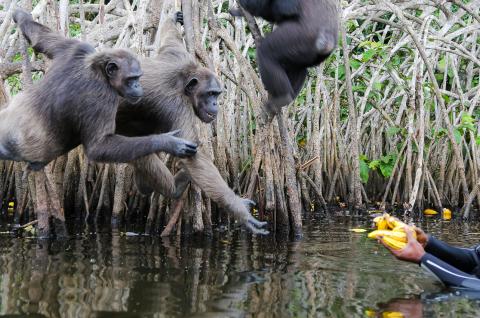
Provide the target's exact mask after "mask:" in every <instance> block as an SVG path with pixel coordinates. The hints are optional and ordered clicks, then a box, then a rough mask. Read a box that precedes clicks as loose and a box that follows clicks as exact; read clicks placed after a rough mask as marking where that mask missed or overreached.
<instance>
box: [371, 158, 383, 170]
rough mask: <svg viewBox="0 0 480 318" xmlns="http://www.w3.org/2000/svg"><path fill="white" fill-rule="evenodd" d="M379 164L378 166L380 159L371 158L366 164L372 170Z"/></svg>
mask: <svg viewBox="0 0 480 318" xmlns="http://www.w3.org/2000/svg"><path fill="white" fill-rule="evenodd" d="M379 166H380V160H372V161H370V163H369V164H368V167H369V168H370V169H372V170H377V168H378V167H379Z"/></svg>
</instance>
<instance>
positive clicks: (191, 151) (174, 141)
mask: <svg viewBox="0 0 480 318" xmlns="http://www.w3.org/2000/svg"><path fill="white" fill-rule="evenodd" d="M179 134H180V130H174V131H171V132H169V133H166V134H163V136H164V138H165V139H166V142H165V150H164V151H165V152H168V153H170V154H172V155H174V156H175V157H179V158H186V157H192V156H194V155H195V154H196V153H197V144H195V143H193V142H191V141H188V140H185V139H182V138H178V137H176V136H178V135H179Z"/></svg>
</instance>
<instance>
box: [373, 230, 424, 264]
mask: <svg viewBox="0 0 480 318" xmlns="http://www.w3.org/2000/svg"><path fill="white" fill-rule="evenodd" d="M404 229H405V233H406V234H407V245H406V246H405V247H404V248H402V249H401V250H396V249H394V248H391V247H390V246H388V244H387V243H386V242H385V241H384V240H383V238H382V237H380V238H379V242H380V243H382V244H383V246H385V247H386V248H387V249H388V250H389V251H390V253H392V254H393V256H395V257H396V258H397V259H399V260H402V261H407V262H411V263H417V264H418V263H420V261H421V259H422V257H423V255H425V250H424V249H423V246H422V244H420V243H419V242H418V241H417V239H415V237H414V236H413V230H411V229H410V227H408V226H405V228H404ZM417 233H418V232H417ZM422 233H423V231H422ZM423 234H424V235H425V233H423Z"/></svg>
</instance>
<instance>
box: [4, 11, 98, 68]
mask: <svg viewBox="0 0 480 318" xmlns="http://www.w3.org/2000/svg"><path fill="white" fill-rule="evenodd" d="M13 21H15V22H16V23H17V25H18V26H19V27H20V30H22V33H23V35H24V36H25V38H26V39H27V41H28V42H29V43H30V44H31V45H32V47H33V48H34V49H35V51H36V52H37V53H42V54H45V55H46V56H47V57H48V58H49V59H54V58H55V56H57V55H58V54H62V53H64V52H65V51H66V50H69V49H70V50H71V49H72V47H73V46H74V45H77V44H79V43H81V42H80V41H78V40H74V39H67V38H65V37H63V36H62V35H60V34H58V33H56V32H52V30H50V29H49V28H47V27H46V26H44V25H42V24H40V23H37V22H35V21H33V18H32V15H31V14H30V13H28V12H26V11H24V10H21V9H17V10H15V12H14V13H13ZM85 45H86V46H89V48H88V49H90V50H91V51H92V52H94V48H93V47H91V46H90V45H88V44H86V43H85Z"/></svg>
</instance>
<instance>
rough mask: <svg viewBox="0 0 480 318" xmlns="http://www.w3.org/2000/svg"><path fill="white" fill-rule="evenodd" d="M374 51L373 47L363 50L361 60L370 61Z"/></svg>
mask: <svg viewBox="0 0 480 318" xmlns="http://www.w3.org/2000/svg"><path fill="white" fill-rule="evenodd" d="M375 53H376V51H375V49H369V50H367V51H365V52H364V53H363V55H362V61H363V62H368V61H370V60H371V59H372V58H373V57H374V56H375Z"/></svg>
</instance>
